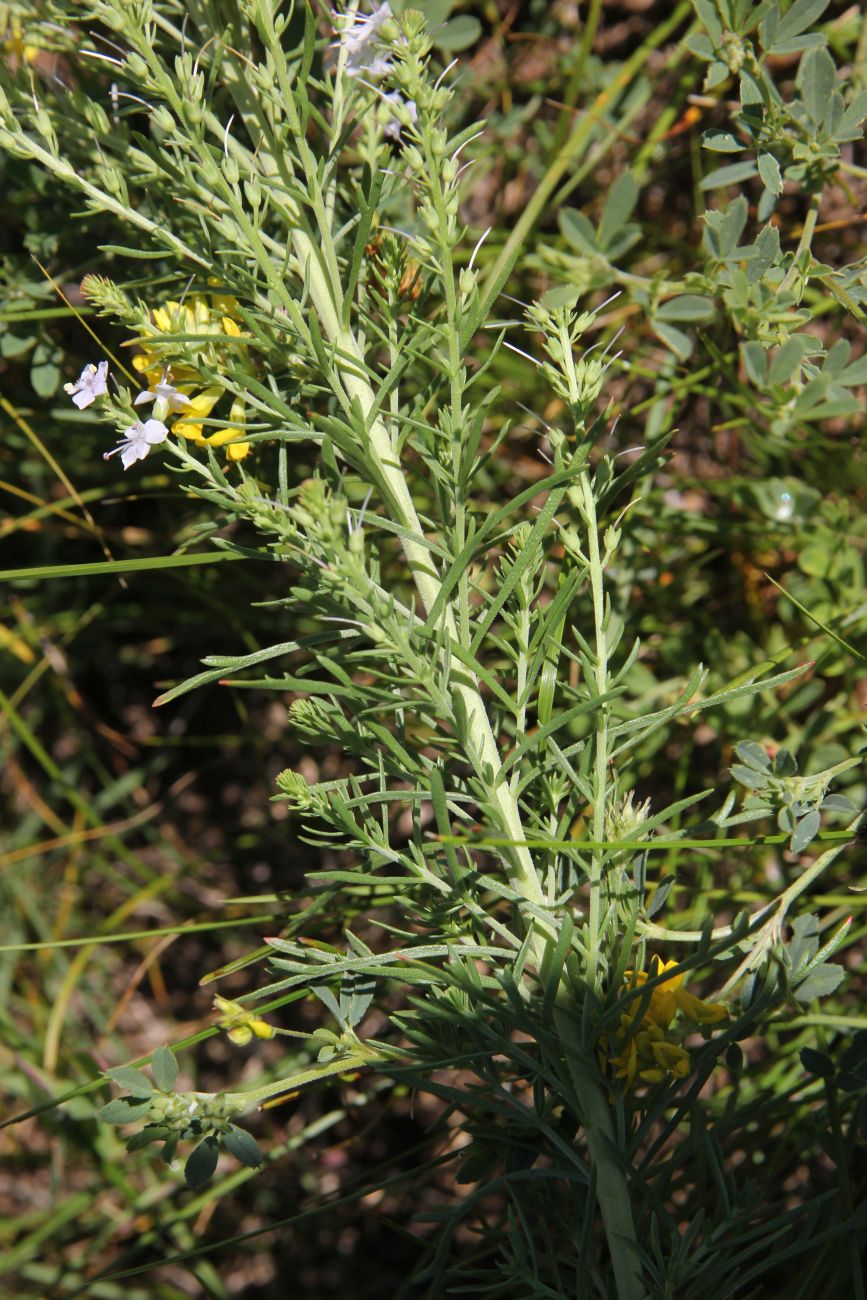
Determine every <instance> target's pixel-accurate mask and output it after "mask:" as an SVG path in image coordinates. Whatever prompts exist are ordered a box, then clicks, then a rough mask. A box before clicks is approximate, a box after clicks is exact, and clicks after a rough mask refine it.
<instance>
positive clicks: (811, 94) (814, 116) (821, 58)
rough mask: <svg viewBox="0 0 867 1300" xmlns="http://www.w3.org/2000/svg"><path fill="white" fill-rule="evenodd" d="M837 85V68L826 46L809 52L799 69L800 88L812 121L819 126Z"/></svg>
mask: <svg viewBox="0 0 867 1300" xmlns="http://www.w3.org/2000/svg"><path fill="white" fill-rule="evenodd" d="M836 85H837V67H836V64H835V63H834V60H833V59H832V58H831V55H830V54H829V53H828V51H827V50H826V49H825V47H824V46H821V45H820V46H817V47H816V48H815V49H812V50H808V52H807V53H806V54H805V55H804V57H803V59H802V60H801V66H800V68H799V69H798V87H799V89H800V91H801V97H802V99H803V101H804V107H805V108H806V110H807V112H808V114H809V115H810V119H811V121H812V122H813V123H814V124H815V125H816V126H818V125H819V124H820V123H821V122H823V121H824V119H825V113H826V111H827V108H828V104H829V103H830V100H831V95H832V93H833V91H834V88H835V86H836Z"/></svg>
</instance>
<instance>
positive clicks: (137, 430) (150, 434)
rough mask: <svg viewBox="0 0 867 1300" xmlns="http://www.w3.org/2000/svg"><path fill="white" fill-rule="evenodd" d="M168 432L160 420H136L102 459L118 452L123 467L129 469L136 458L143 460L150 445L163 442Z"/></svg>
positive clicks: (154, 445)
mask: <svg viewBox="0 0 867 1300" xmlns="http://www.w3.org/2000/svg"><path fill="white" fill-rule="evenodd" d="M168 432H169V431H168V429H167V428H166V426H165V425H164V424H163V422H162V420H145V422H144V424H142V423H141V421H140V420H136V422H135V424H131V425H130V426H129V428H128V429H125V430H124V434H123V438H122V439H121V440H120V442H119V443H118V444H117V446H116V447H114V448H113V449H112V450H111V451H107V452H106V453H105V455H104V456H103V460H108V458H109V457H110V456H114V455H115V454H116V453H117V452H120V459H121V462H122V464H123V467H124V469H129V467H130V465H134V464H135V462H136V461H137V460H144V458H145V456H146V455H147V454H148V452H149V451H150V449H151V447H156V445H157V443H160V442H165V440H166V438H167V436H168Z"/></svg>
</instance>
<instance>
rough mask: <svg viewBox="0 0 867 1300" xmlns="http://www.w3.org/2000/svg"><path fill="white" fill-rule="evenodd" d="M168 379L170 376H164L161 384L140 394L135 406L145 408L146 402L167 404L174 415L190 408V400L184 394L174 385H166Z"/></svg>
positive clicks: (167, 408)
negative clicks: (186, 407)
mask: <svg viewBox="0 0 867 1300" xmlns="http://www.w3.org/2000/svg"><path fill="white" fill-rule="evenodd" d="M167 379H168V375H163V377H162V379H161V380H160V382H159V383H158V384H154V386H153V388H145V389H144V391H143V392H141V393H139V395H138V397H137V398H136V399H135V401H134V402H133V406H144V404H145V403H146V402H154V401H157V402H165V404H166V410H167V411H170V412H171V413H173V414H174V413H176V412H177V411H182V410H183V409H184V407H185V406H189V404H190V399H189V398H188V397H187V396H186V395H185V394H184V393H181V392H179V390H178V389H177V388H175V386H174V384H168V383H166V380H167Z"/></svg>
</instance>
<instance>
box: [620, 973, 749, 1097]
mask: <svg viewBox="0 0 867 1300" xmlns="http://www.w3.org/2000/svg"><path fill="white" fill-rule="evenodd" d="M676 966H677V962H674V961H667V962H662V961H660V959H659V958H658V957H654V958H653V959H652V960H651V963H650V971H649V972H648V971H643V970H639V971H627V972H626V976H625V981H626V985H627V988H629V989H640V988H641V987H642V986H643V985H644V984H646V983H647V981H648V980H649V979H656V978H658V977H659V976H660V975H664V974H665V972H666V971H668V970H671V969H672V967H676ZM631 1005H632V1007H633V1010H632V1011H630V1012H625V1013H624V1014H623V1015H621V1017H620V1035H619V1042H620V1050H619V1051H618V1052H617V1053H616V1054H614V1055H610V1054H609V1051H608V1045H607V1043H603V1067H604V1065H605V1064H608V1065H610V1066H611V1067H613V1071H614V1077H615V1078H616V1079H622V1080H624V1081H625V1085H626V1087H627V1088H630V1087H631V1086H632V1085H633V1084H634V1083H635V1082H636V1080H642V1081H643V1082H645V1083H659V1082H660V1080H661V1079H664V1078H665V1076H666V1074H669V1075H671V1076H672V1078H674V1079H684V1078H686V1076H687V1075H688V1074H689V1068H690V1063H689V1052H688V1051H687V1050H686V1048H685V1047H682V1046H681V1045H680V1043H678V1042H677V1041H676V1039H675V1036H674V1034H673V1032H672V1026H673V1024H674V1019H675V1016H676V1015H677V1013H678V1012H680V1013H681V1015H682V1016H683V1017H684V1018H685V1019H686V1020H690V1021H692V1022H693V1024H696V1025H713V1024H716V1023H718V1021H720V1020H723V1019H724V1018H725V1015H726V1011H725V1008H724V1007H723V1006H721V1005H720V1004H719V1003H718V1002H705V1001H703V1000H702V999H701V998H697V997H694V996H693V995H692V994H691V993H687V991H686V989H685V988H684V987H683V975H682V974H678V975H670V976H669V977H668V979H664V980H663V981H662V982H661V983H660V984H656V985H655V986H654V987H653V988H652V989H651V991H650V1001H649V1002H646V1001H645V1000H644V999H639V998H636V999H635V1001H634V1002H633V1003H632V1004H631ZM642 1006H643V1008H644V1010H643V1011H642V1014H641V1019H640V1021H639V1022H638V1024H637V1025H636V1023H635V1022H636V1017H637V1015H638V1012H639V1008H641V1007H642Z"/></svg>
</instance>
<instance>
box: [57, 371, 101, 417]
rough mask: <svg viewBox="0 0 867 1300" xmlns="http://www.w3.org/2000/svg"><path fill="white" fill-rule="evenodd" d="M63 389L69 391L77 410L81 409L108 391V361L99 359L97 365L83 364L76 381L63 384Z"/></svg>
mask: <svg viewBox="0 0 867 1300" xmlns="http://www.w3.org/2000/svg"><path fill="white" fill-rule="evenodd" d="M63 391H64V392H65V393H69V396H70V397H71V398H72V400H73V402H75V405H76V406H77V407H78V409H79V411H83V410H84V408H85V407H86V406H90V404H91V402H95V401H96V399H97V398H98V397H102V395H103V393H107V392H108V362H107V361H100V363H99V365H98V366H94V365H89V366H85V367H84V369H83V370H82V372H81V374H80V375H79V376H78V380H77V382H76V383H74V384H64V385H63Z"/></svg>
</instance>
